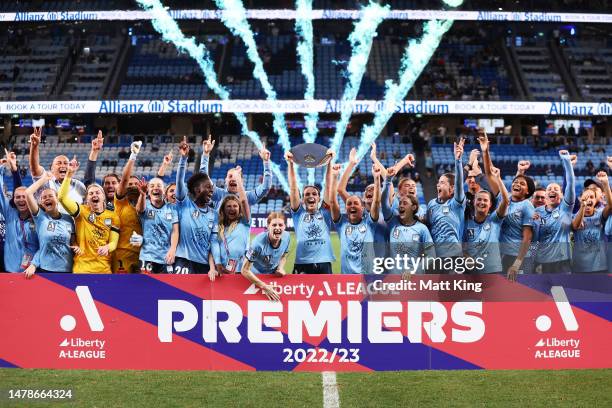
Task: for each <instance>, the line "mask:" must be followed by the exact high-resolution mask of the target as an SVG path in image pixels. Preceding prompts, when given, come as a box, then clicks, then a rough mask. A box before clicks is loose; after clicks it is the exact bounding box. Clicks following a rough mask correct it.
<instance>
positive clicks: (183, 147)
mask: <svg viewBox="0 0 612 408" xmlns="http://www.w3.org/2000/svg"><path fill="white" fill-rule="evenodd" d="M179 153H180V155H181V157H180V159H179V162H178V168H177V171H176V199H177V201H183V200H184V199H185V197H186V196H187V186H186V185H185V168H186V167H187V159H188V158H189V144H187V136H184V137H183V141H182V142H181V143H180V144H179Z"/></svg>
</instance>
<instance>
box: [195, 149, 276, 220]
mask: <svg viewBox="0 0 612 408" xmlns="http://www.w3.org/2000/svg"><path fill="white" fill-rule="evenodd" d="M208 162H209V156H207V155H205V154H202V159H201V161H200V173H204V174H207V175H208ZM263 167H264V172H263V180H262V182H261V183H260V184H259V185H257V187H255V189H254V190H249V191H247V192H246V196H247V200H248V202H249V206H253V205H255V204H257V203H258V202H260V201H261V200H262V199H263V198H264V197H265V196H266V195H268V192H269V191H270V188H272V171H271V170H270V162H269V161H264V162H263ZM228 194H230V192H229V191H227V189H225V188H220V187H217V186H214V191H213V195H212V198H211V201H212V202H213V205H214V207H215V209H216V210H217V211H218V210H219V207H221V202H222V201H223V198H225V196H226V195H228Z"/></svg>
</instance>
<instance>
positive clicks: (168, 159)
mask: <svg viewBox="0 0 612 408" xmlns="http://www.w3.org/2000/svg"><path fill="white" fill-rule="evenodd" d="M173 158H174V155H173V154H172V149H170V151H169V152H168V154H166V155H165V156H164V159H163V160H162V162H161V164H160V165H159V170H157V177H159V178H160V179H162V180H164V176H165V175H166V171H168V169H171V168H172V160H173Z"/></svg>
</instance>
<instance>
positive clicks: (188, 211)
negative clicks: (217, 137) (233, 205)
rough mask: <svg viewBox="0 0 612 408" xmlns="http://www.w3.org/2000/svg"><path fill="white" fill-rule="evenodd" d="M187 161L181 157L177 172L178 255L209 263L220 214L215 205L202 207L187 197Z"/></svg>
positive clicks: (190, 259)
mask: <svg viewBox="0 0 612 408" xmlns="http://www.w3.org/2000/svg"><path fill="white" fill-rule="evenodd" d="M186 163H187V160H186V159H185V158H183V157H181V158H180V160H179V165H178V172H177V173H176V209H177V212H178V219H179V225H180V235H179V244H178V247H177V249H176V256H177V257H179V258H184V259H187V260H189V261H191V262H196V263H199V264H203V265H208V254H209V253H211V246H212V242H214V241H215V240H216V239H217V224H218V221H217V219H218V216H217V212H216V211H215V209H214V208H213V207H211V206H205V207H204V208H200V207H198V206H197V205H196V204H195V203H194V202H193V200H191V199H190V198H189V197H187V186H186V185H185V166H186ZM164 255H165V254H164Z"/></svg>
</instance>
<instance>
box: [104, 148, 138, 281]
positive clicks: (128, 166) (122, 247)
mask: <svg viewBox="0 0 612 408" xmlns="http://www.w3.org/2000/svg"><path fill="white" fill-rule="evenodd" d="M141 146H142V142H132V144H131V145H130V157H129V159H128V161H127V162H126V163H125V166H124V167H123V173H122V174H121V181H120V182H119V185H118V186H117V189H116V190H115V197H114V199H113V208H114V211H115V214H116V215H117V217H118V218H119V223H120V224H121V231H119V242H118V243H117V250H116V251H115V252H114V253H113V261H112V264H113V273H138V272H139V271H140V270H141V268H140V267H141V265H140V248H139V244H140V243H141V241H140V238H141V237H142V225H141V223H140V222H141V217H140V215H139V214H138V211H137V210H136V204H137V202H138V199H139V197H140V191H139V188H138V187H139V184H140V180H138V178H137V177H135V176H133V175H132V171H133V169H134V166H135V163H136V159H137V157H138V153H139V152H140V147H141ZM107 208H108V207H107Z"/></svg>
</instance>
